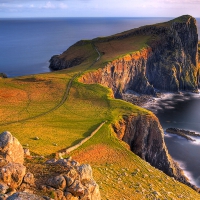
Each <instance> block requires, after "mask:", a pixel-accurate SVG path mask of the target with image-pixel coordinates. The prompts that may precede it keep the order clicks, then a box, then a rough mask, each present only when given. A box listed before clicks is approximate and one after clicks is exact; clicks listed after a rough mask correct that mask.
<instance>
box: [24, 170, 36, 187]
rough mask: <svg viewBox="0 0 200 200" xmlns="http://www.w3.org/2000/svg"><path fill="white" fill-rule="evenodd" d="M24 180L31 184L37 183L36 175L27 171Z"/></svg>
mask: <svg viewBox="0 0 200 200" xmlns="http://www.w3.org/2000/svg"><path fill="white" fill-rule="evenodd" d="M23 182H24V183H27V184H29V185H34V184H35V179H34V175H33V174H32V173H30V172H28V173H26V175H25V176H24V180H23Z"/></svg>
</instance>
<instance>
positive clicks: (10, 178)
mask: <svg viewBox="0 0 200 200" xmlns="http://www.w3.org/2000/svg"><path fill="white" fill-rule="evenodd" d="M25 173H26V167H25V166H24V165H22V164H19V163H8V164H7V165H5V166H4V167H2V168H0V180H1V181H2V182H4V183H5V184H7V185H8V186H9V188H11V189H15V188H17V187H19V186H20V184H21V183H22V181H23V178H24V175H25Z"/></svg>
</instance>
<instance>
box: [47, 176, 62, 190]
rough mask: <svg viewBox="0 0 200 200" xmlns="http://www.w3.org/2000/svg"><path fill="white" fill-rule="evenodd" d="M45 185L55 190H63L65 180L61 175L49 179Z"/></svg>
mask: <svg viewBox="0 0 200 200" xmlns="http://www.w3.org/2000/svg"><path fill="white" fill-rule="evenodd" d="M47 185H49V186H51V187H53V188H55V189H60V190H63V189H64V188H65V187H66V180H65V178H64V177H63V176H62V175H59V176H55V177H51V178H50V179H48V181H47Z"/></svg>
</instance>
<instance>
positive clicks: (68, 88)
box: [0, 44, 101, 126]
mask: <svg viewBox="0 0 200 200" xmlns="http://www.w3.org/2000/svg"><path fill="white" fill-rule="evenodd" d="M92 45H93V47H94V49H95V51H96V52H97V53H98V57H97V58H96V59H95V60H94V62H93V63H92V64H91V65H90V66H89V67H87V68H86V69H85V70H83V71H80V72H78V73H77V74H75V75H74V76H73V77H72V78H71V79H70V80H69V82H68V84H67V86H66V90H65V92H64V95H63V97H62V99H61V101H60V102H59V103H58V104H57V105H55V106H54V107H53V108H51V109H50V110H48V111H46V112H43V113H41V114H38V115H35V116H32V117H29V118H25V119H21V120H15V121H11V122H6V123H3V124H0V126H5V125H10V124H15V123H21V122H26V121H28V120H32V119H36V118H38V117H42V116H44V115H46V114H49V113H51V112H53V111H55V110H57V109H58V108H60V107H61V106H62V105H63V104H64V103H65V102H66V100H67V98H68V96H69V93H70V89H71V87H72V83H73V81H74V80H75V79H76V78H77V77H78V76H80V75H81V74H82V73H83V72H85V71H86V70H88V69H89V68H91V67H92V66H93V65H94V64H95V63H96V62H97V61H99V60H100V58H101V54H100V52H99V50H98V49H97V47H96V46H95V45H94V44H92Z"/></svg>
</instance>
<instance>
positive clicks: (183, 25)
mask: <svg viewBox="0 0 200 200" xmlns="http://www.w3.org/2000/svg"><path fill="white" fill-rule="evenodd" d="M133 35H151V36H152V37H151V38H150V39H149V40H148V41H147V44H148V46H147V47H144V48H142V49H140V50H139V51H136V52H133V53H129V54H126V55H124V56H122V57H120V58H118V59H115V60H113V61H111V62H108V63H107V64H106V65H105V67H103V68H99V69H98V70H96V71H92V72H89V73H86V74H85V75H84V76H83V77H82V81H83V82H84V83H100V84H102V85H105V86H108V87H110V88H112V90H113V92H114V95H115V97H121V94H122V93H124V92H126V91H127V90H128V89H129V90H133V91H135V92H137V93H140V94H151V95H155V94H156V91H157V90H161V91H171V92H178V91H180V90H182V91H192V92H195V91H197V89H198V77H199V67H198V34H197V27H196V20H195V19H194V18H193V17H191V16H183V17H180V18H177V19H175V20H172V21H170V22H167V23H163V24H157V25H152V26H145V27H141V28H139V29H134V30H133V31H132V32H131V31H130V32H128V33H126V34H124V35H123V37H133ZM121 37H122V36H115V37H112V38H110V40H116V39H118V40H119V39H122V38H121ZM101 42H102V41H101ZM95 44H96V45H97V47H98V42H97V43H95Z"/></svg>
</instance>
